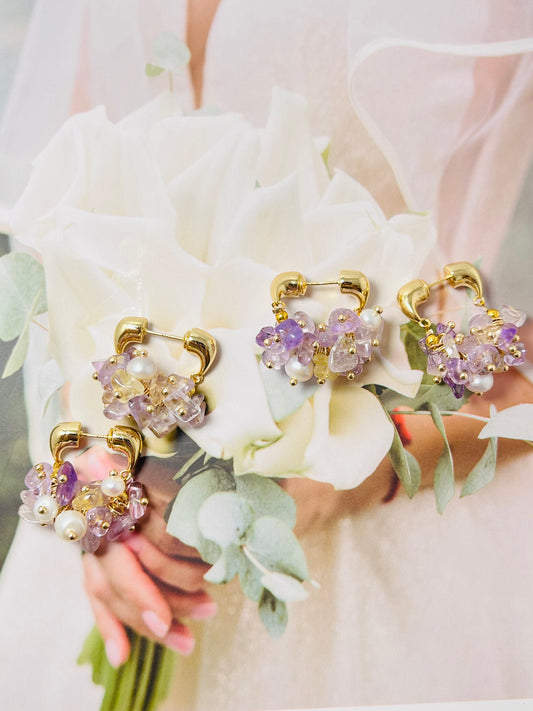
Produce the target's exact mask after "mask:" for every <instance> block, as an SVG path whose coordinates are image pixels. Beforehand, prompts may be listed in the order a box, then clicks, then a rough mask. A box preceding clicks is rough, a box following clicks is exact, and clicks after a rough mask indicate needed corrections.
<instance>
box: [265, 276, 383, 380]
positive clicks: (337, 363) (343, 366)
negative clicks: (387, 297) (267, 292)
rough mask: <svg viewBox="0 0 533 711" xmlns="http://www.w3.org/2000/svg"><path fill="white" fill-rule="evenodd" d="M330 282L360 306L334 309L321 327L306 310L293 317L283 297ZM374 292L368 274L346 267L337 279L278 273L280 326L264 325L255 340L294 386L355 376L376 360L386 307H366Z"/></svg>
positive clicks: (275, 290)
mask: <svg viewBox="0 0 533 711" xmlns="http://www.w3.org/2000/svg"><path fill="white" fill-rule="evenodd" d="M329 285H337V286H338V287H339V289H340V291H341V293H342V294H350V295H352V296H355V297H356V298H357V300H358V306H357V307H356V308H355V309H347V308H339V309H335V310H334V311H332V312H331V314H330V315H329V318H328V320H327V323H321V324H318V326H317V325H316V324H315V322H314V321H313V319H312V318H311V317H310V316H309V315H308V314H306V313H305V312H304V311H297V312H296V313H295V314H294V318H289V314H288V313H287V310H286V308H287V307H286V304H285V303H284V301H282V298H283V297H300V296H304V295H305V293H306V291H307V288H308V287H310V286H329ZM369 292H370V286H369V283H368V279H367V278H366V276H365V275H364V274H363V273H362V272H359V271H343V272H341V274H340V276H339V278H338V279H337V280H335V281H307V279H306V278H305V277H304V276H303V275H302V274H300V273H299V272H283V273H282V274H278V276H277V277H276V278H275V279H274V280H273V282H272V285H271V296H272V313H273V314H274V316H275V319H276V325H275V326H265V327H263V328H262V329H261V330H260V331H259V333H258V334H257V336H256V343H257V344H258V345H259V346H261V347H262V348H263V353H262V356H261V360H262V362H263V364H264V365H265V366H266V367H267V368H274V369H276V370H281V369H282V368H283V369H284V371H285V373H286V374H287V375H288V376H289V378H290V383H291V385H296V384H297V383H298V382H305V381H308V380H311V379H312V378H313V377H314V378H316V381H317V383H319V384H323V383H325V382H326V380H334V379H335V378H337V376H339V375H343V376H345V377H346V378H348V380H355V378H356V377H357V376H358V375H359V374H360V373H361V372H362V371H363V366H364V364H365V363H367V362H369V361H370V360H372V356H373V353H374V349H375V348H377V347H378V346H379V338H380V336H381V332H382V330H383V321H382V318H381V314H382V312H383V309H381V307H379V306H377V307H376V308H375V309H365V305H366V302H367V300H368V295H369Z"/></svg>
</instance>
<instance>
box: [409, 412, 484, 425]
mask: <svg viewBox="0 0 533 711" xmlns="http://www.w3.org/2000/svg"><path fill="white" fill-rule="evenodd" d="M397 412H398V413H399V414H401V415H429V416H430V417H431V413H430V412H429V411H427V410H397ZM440 414H441V415H443V416H444V417H451V416H452V415H457V416H458V417H468V418H469V419H470V420H479V422H485V423H487V422H488V421H489V420H490V417H482V416H481V415H472V414H470V413H469V412H458V411H450V410H441V411H440Z"/></svg>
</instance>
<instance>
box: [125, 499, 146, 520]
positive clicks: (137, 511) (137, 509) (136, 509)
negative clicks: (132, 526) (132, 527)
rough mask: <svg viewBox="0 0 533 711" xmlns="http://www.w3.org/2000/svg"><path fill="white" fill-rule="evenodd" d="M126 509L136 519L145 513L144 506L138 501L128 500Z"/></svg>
mask: <svg viewBox="0 0 533 711" xmlns="http://www.w3.org/2000/svg"><path fill="white" fill-rule="evenodd" d="M128 511H129V513H130V514H131V516H132V518H134V519H135V520H136V521H137V520H138V519H140V518H142V517H143V516H144V514H145V513H146V506H144V505H143V504H141V502H140V501H130V505H129V506H128Z"/></svg>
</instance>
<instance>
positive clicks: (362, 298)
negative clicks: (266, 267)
mask: <svg viewBox="0 0 533 711" xmlns="http://www.w3.org/2000/svg"><path fill="white" fill-rule="evenodd" d="M308 286H338V287H339V288H340V291H341V293H342V294H351V295H352V296H355V297H357V299H358V300H359V310H362V309H363V308H364V307H365V304H366V302H367V300H368V295H369V293H370V285H369V283H368V279H367V278H366V276H365V275H364V274H363V273H362V272H359V271H355V270H346V271H342V272H341V273H340V275H339V278H338V279H336V280H335V281H307V279H306V278H305V277H304V276H303V274H300V272H283V273H282V274H278V276H277V277H275V278H274V279H273V281H272V284H271V287H270V294H271V297H272V301H273V303H274V304H278V303H279V302H280V300H281V298H282V297H286V296H291V297H299V296H304V295H305V293H306V291H307V287H308Z"/></svg>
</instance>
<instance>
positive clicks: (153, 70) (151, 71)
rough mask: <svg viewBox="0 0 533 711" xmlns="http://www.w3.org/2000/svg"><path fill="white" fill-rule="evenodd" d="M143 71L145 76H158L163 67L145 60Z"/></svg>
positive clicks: (163, 69)
mask: <svg viewBox="0 0 533 711" xmlns="http://www.w3.org/2000/svg"><path fill="white" fill-rule="evenodd" d="M144 71H145V73H146V76H147V77H158V76H159V75H160V74H162V73H163V72H164V71H165V68H164V67H158V66H157V64H150V62H147V63H146V66H145V67H144Z"/></svg>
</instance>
